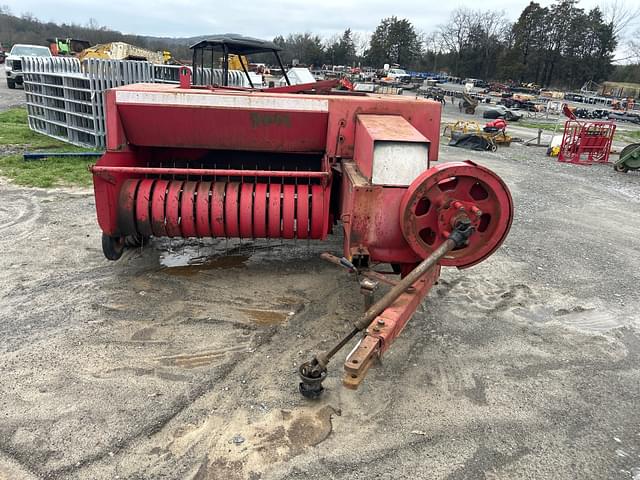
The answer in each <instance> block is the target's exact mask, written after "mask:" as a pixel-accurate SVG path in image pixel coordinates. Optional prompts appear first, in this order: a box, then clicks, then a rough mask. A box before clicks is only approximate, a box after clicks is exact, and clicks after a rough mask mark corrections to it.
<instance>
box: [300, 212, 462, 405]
mask: <svg viewBox="0 0 640 480" xmlns="http://www.w3.org/2000/svg"><path fill="white" fill-rule="evenodd" d="M473 231H474V229H473V226H472V225H471V221H470V220H469V218H467V217H461V218H460V219H459V220H458V221H457V223H456V225H455V228H454V229H453V231H452V232H451V234H450V235H449V237H448V238H447V239H446V240H445V241H444V242H443V243H442V245H440V246H439V247H438V248H437V249H436V250H435V251H434V252H433V253H432V254H431V255H429V256H428V257H427V258H425V259H424V260H423V261H422V262H420V263H419V264H418V266H416V268H414V269H413V270H412V271H411V272H409V274H408V275H407V276H406V277H404V278H403V279H402V280H400V281H399V282H398V283H397V284H396V285H394V286H393V288H391V290H389V291H388V292H387V293H386V295H384V296H383V297H382V298H381V299H380V300H378V301H377V302H376V303H374V304H373V305H372V306H371V307H370V308H369V309H368V310H367V311H366V312H365V313H364V314H363V315H362V317H360V318H359V319H358V320H357V321H356V322H355V324H354V329H353V330H352V331H351V332H349V334H347V335H346V336H345V337H344V338H343V339H342V340H340V342H338V344H337V345H335V346H334V347H333V348H332V349H331V350H329V351H328V352H321V353H319V354H317V355H315V356H314V357H313V359H312V360H310V361H308V362H305V363H303V364H302V365H300V369H299V370H298V374H299V375H300V380H301V382H300V393H301V394H302V395H303V396H304V397H306V398H309V399H317V398H319V397H320V395H321V394H322V391H323V390H324V388H323V386H322V382H323V381H324V379H325V378H326V377H327V365H328V364H329V361H330V360H331V358H332V357H333V356H334V355H335V354H336V353H338V352H339V351H340V350H341V349H342V347H344V346H345V345H346V344H347V343H348V342H349V340H351V339H352V338H353V337H355V336H356V335H357V334H358V332H361V331H363V330H365V329H366V328H367V327H368V326H369V325H370V324H371V322H373V321H374V320H375V319H376V317H377V316H378V315H380V314H381V313H382V312H383V311H384V310H385V309H387V308H388V307H389V306H390V305H391V304H392V303H393V302H394V301H395V300H396V299H397V298H398V297H399V296H400V295H402V294H403V293H404V292H405V291H407V289H408V288H410V287H411V286H412V285H413V284H414V283H415V282H417V281H418V280H420V278H421V277H422V276H424V275H425V274H427V273H428V272H429V270H431V268H433V267H434V266H435V265H436V264H437V263H438V262H439V261H440V260H442V258H444V257H445V256H446V255H447V254H448V253H449V252H450V251H451V250H453V249H455V248H461V247H464V246H465V245H467V242H468V241H469V237H470V236H471V234H472V233H473Z"/></svg>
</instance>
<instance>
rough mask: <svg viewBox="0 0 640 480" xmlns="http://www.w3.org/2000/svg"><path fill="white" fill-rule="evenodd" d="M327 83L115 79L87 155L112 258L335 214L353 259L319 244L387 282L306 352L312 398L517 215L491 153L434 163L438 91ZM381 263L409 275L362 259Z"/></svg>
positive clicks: (315, 234) (348, 380)
mask: <svg viewBox="0 0 640 480" xmlns="http://www.w3.org/2000/svg"><path fill="white" fill-rule="evenodd" d="M185 74H187V75H188V74H189V72H187V71H185ZM321 87H322V88H321ZM328 87H330V85H327V84H322V85H321V84H318V85H316V86H314V85H302V86H290V87H284V88H276V89H271V90H270V89H266V90H262V91H257V90H247V89H234V88H225V87H206V88H205V87H202V88H193V87H190V86H189V82H188V81H186V80H185V79H183V82H182V86H179V85H175V86H173V85H157V84H138V85H128V86H124V87H119V88H116V89H113V90H109V91H108V92H107V96H106V102H107V127H108V128H107V152H106V153H105V154H104V156H102V158H100V160H99V161H98V163H97V164H96V165H95V166H94V167H92V172H93V179H94V185H95V196H96V209H97V216H98V223H99V225H100V228H101V229H102V232H103V247H104V253H105V255H106V256H107V258H109V259H112V260H115V259H117V258H119V256H120V255H121V254H122V251H123V249H124V248H125V246H126V245H128V244H131V243H134V244H135V243H141V242H143V241H144V239H146V238H148V237H149V236H155V237H182V238H186V237H198V238H208V237H222V238H247V239H256V238H271V239H273V238H278V239H282V238H284V239H318V240H322V239H325V238H326V237H327V235H328V234H329V232H330V231H331V230H332V228H333V227H334V226H335V225H337V226H339V227H338V228H339V229H340V230H342V233H343V236H344V249H343V252H342V255H341V256H342V258H339V257H334V256H332V255H329V254H323V257H324V258H325V259H327V260H329V261H332V262H334V263H336V264H340V265H343V266H346V267H348V268H349V269H351V270H357V272H358V273H359V275H358V278H359V279H360V282H361V289H362V290H363V291H365V292H369V293H371V292H372V291H373V290H375V287H376V286H377V284H378V283H384V284H387V285H388V286H390V287H391V288H390V290H389V291H388V292H387V293H386V294H385V295H384V296H382V298H381V299H380V300H379V301H377V302H375V303H374V302H373V300H371V297H372V295H368V298H369V303H368V305H367V307H368V308H367V311H366V312H365V314H364V315H363V316H362V317H361V318H360V319H358V320H357V321H355V322H354V330H353V331H352V332H351V333H350V334H349V335H347V337H345V339H343V340H342V341H341V342H340V343H339V344H338V345H337V346H336V347H335V348H333V349H331V350H330V351H328V352H324V353H320V354H318V355H316V356H315V357H314V358H313V360H311V361H309V362H307V363H305V364H304V365H303V366H302V367H301V369H300V372H299V373H300V377H301V379H302V383H301V384H300V389H301V392H302V393H303V394H304V395H305V396H307V397H311V398H315V397H317V396H318V395H319V394H320V392H321V391H322V380H323V379H324V378H325V377H326V375H327V370H326V366H327V363H328V361H329V359H330V358H331V357H332V356H333V355H334V354H335V353H336V352H337V351H338V350H339V349H340V348H341V347H343V346H344V345H345V344H346V343H347V341H348V340H349V339H350V338H352V337H353V336H355V335H356V334H357V333H358V332H360V331H364V332H365V334H364V337H363V339H362V340H361V341H360V343H359V344H358V346H357V347H356V348H355V349H354V350H353V351H352V352H351V354H350V355H349V356H348V358H347V360H346V362H345V370H346V372H345V376H344V384H345V385H346V386H348V387H351V388H356V387H357V386H358V385H359V384H360V382H361V381H362V379H363V378H364V376H365V374H366V372H367V370H368V368H369V366H370V364H371V362H372V360H373V359H374V358H375V357H376V356H378V355H381V354H382V353H384V352H385V351H386V350H387V349H388V348H389V346H390V344H391V343H392V342H393V340H394V339H395V338H396V337H397V336H398V335H399V334H400V332H401V331H402V329H403V328H404V326H405V324H406V323H407V321H408V320H409V319H410V318H411V316H412V315H413V313H414V312H415V310H416V308H417V307H418V305H419V304H420V302H421V301H422V300H423V298H424V297H425V296H426V295H427V293H428V292H429V289H430V288H431V287H432V285H433V284H434V283H435V282H436V281H437V279H438V277H439V274H440V267H441V266H455V267H459V268H464V267H469V266H471V265H474V264H476V263H478V262H480V261H482V260H484V259H485V258H487V257H488V256H489V255H491V254H492V253H493V252H494V251H495V250H496V249H497V248H498V246H499V245H500V244H501V243H502V241H503V240H504V239H505V236H506V235H507V232H508V231H509V228H510V225H511V221H512V217H513V206H512V200H511V196H510V194H509V190H508V188H507V187H506V185H505V184H504V182H503V181H502V180H501V179H500V178H499V177H498V176H497V175H495V174H494V173H493V172H491V171H490V170H488V169H487V168H485V167H483V166H480V165H476V164H475V163H473V162H470V161H467V162H456V163H445V164H439V165H438V166H432V165H431V162H434V161H436V160H437V158H438V140H439V137H440V133H439V132H440V109H441V105H440V103H439V102H435V101H430V100H423V99H415V98H410V97H403V96H383V95H358V94H344V92H343V93H339V92H331V91H329V88H328ZM323 91H324V92H325V93H322V92H323ZM298 92H302V93H298ZM374 263H375V264H379V263H389V264H391V265H392V266H393V268H394V270H395V271H396V272H397V273H399V274H400V277H399V278H398V277H393V276H390V275H385V274H381V273H380V272H377V271H374V270H372V269H367V268H366V267H364V268H363V267H356V266H355V265H365V266H366V265H368V264H374Z"/></svg>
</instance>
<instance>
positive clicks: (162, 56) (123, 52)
mask: <svg viewBox="0 0 640 480" xmlns="http://www.w3.org/2000/svg"><path fill="white" fill-rule="evenodd" d="M78 58H79V59H80V60H84V59H86V58H102V59H108V60H146V61H149V62H151V63H155V64H158V65H161V64H166V63H170V62H171V53H170V52H167V51H157V52H154V51H152V50H147V49H146V48H140V47H136V46H135V45H130V44H128V43H124V42H111V43H101V44H99V45H94V46H93V47H89V48H86V49H84V50H83V51H82V53H80V54H79V55H78ZM241 68H242V67H241Z"/></svg>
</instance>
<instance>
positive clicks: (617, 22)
mask: <svg viewBox="0 0 640 480" xmlns="http://www.w3.org/2000/svg"><path fill="white" fill-rule="evenodd" d="M634 3H635V2H634ZM602 13H603V14H604V18H605V19H606V21H607V23H609V24H611V25H612V27H613V35H614V36H615V37H616V39H618V40H621V39H622V38H624V36H625V33H626V31H627V30H628V29H629V27H631V26H633V25H634V24H635V23H636V20H638V18H639V17H640V5H638V4H635V5H633V6H630V5H629V4H628V3H627V2H626V0H607V1H606V2H605V3H604V5H603V6H602Z"/></svg>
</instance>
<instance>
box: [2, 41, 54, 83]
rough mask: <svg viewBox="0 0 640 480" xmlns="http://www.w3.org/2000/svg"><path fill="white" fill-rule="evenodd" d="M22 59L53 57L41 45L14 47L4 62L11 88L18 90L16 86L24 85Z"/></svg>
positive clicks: (17, 45)
mask: <svg viewBox="0 0 640 480" xmlns="http://www.w3.org/2000/svg"><path fill="white" fill-rule="evenodd" d="M22 57H51V51H50V50H49V49H48V48H47V47H41V46H39V45H20V44H16V45H14V46H13V47H12V48H11V51H10V52H9V55H7V58H6V59H5V62H4V69H5V73H6V76H7V87H9V88H16V84H18V85H22V82H23V79H22Z"/></svg>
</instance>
